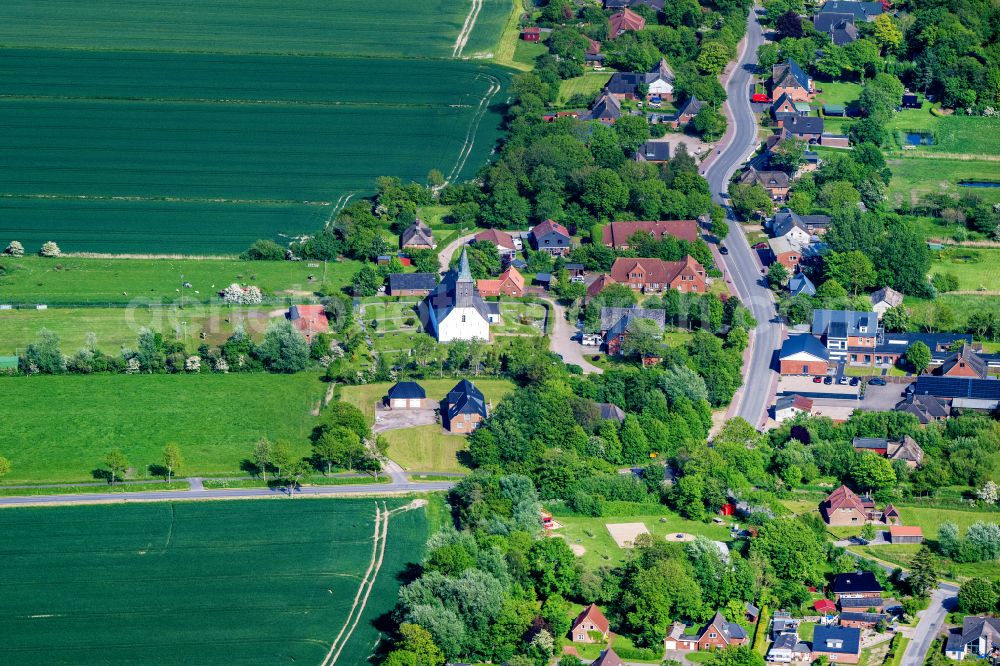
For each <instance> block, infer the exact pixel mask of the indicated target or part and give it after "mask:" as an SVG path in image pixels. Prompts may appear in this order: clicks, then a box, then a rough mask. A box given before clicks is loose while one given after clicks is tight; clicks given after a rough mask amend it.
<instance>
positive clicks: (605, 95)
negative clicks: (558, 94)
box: [580, 89, 622, 122]
mask: <svg viewBox="0 0 1000 666" xmlns="http://www.w3.org/2000/svg"><path fill="white" fill-rule="evenodd" d="M621 117H622V105H621V102H619V101H618V100H617V99H615V97H614V96H613V95H612V94H611V93H610V92H608V90H607V89H604V90H603V91H602V92H601V94H600V95H598V96H597V99H595V100H594V103H593V104H592V105H591V107H590V112H589V113H587V114H586V115H584V116H581V117H580V119H581V120H601V121H604V122H614V121H615V120H618V119H619V118H621Z"/></svg>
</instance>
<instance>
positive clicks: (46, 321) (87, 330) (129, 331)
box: [0, 305, 282, 355]
mask: <svg viewBox="0 0 1000 666" xmlns="http://www.w3.org/2000/svg"><path fill="white" fill-rule="evenodd" d="M281 318H282V317H281V316H280V315H279V316H277V317H273V316H271V313H270V312H269V311H268V309H267V308H261V307H256V308H245V307H230V306H222V305H220V306H211V307H207V308H206V307H187V308H176V307H162V308H161V307H157V308H145V307H137V308H80V309H77V310H71V309H65V308H53V309H49V310H33V309H25V310H3V311H0V355H4V354H16V353H19V352H21V351H23V350H24V348H25V347H26V346H28V345H29V344H30V343H32V342H34V341H35V340H37V339H38V332H39V331H41V330H42V329H47V330H49V331H52V332H53V333H55V334H56V335H58V336H59V341H60V347H61V348H62V350H63V352H64V353H66V354H72V353H73V352H75V351H76V350H77V349H81V348H83V347H84V346H85V345H86V344H87V341H88V338H89V336H90V334H91V333H93V334H94V337H95V338H96V341H97V347H98V348H99V349H101V350H103V351H105V352H106V353H109V354H116V353H117V352H118V350H119V349H121V348H122V347H130V348H133V349H134V348H135V346H136V340H137V339H138V337H139V332H140V331H141V330H142V329H143V328H148V329H150V330H152V331H155V332H157V333H162V334H163V336H164V338H166V339H167V340H170V341H173V340H182V341H184V342H185V344H186V346H187V349H188V350H189V351H191V352H194V351H195V350H197V348H198V346H199V345H201V344H203V343H204V344H208V345H212V346H216V345H220V344H222V343H223V342H225V341H226V340H227V339H228V338H229V336H231V335H232V334H233V331H234V330H235V329H236V328H237V327H238V326H240V327H242V328H243V330H245V331H246V332H248V333H249V334H250V335H251V336H252V337H253V338H254V339H255V340H257V341H260V339H261V338H262V337H263V336H264V331H266V330H267V326H268V325H269V324H270V323H271V322H273V321H276V320H280V319H281ZM202 333H204V337H202V335H201V334H202Z"/></svg>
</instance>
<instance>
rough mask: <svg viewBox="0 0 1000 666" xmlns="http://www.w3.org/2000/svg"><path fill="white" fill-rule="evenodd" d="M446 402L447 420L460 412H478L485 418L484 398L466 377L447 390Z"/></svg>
mask: <svg viewBox="0 0 1000 666" xmlns="http://www.w3.org/2000/svg"><path fill="white" fill-rule="evenodd" d="M447 402H448V420H449V421H451V420H452V419H454V418H455V417H456V416H459V415H460V414H479V415H480V416H482V417H483V418H486V398H485V397H484V396H483V393H482V391H480V390H479V389H478V388H476V385H475V384H473V383H472V382H470V381H469V380H468V379H463V380H462V381H460V382H459V383H457V384H455V388H453V389H452V390H450V391H448V398H447Z"/></svg>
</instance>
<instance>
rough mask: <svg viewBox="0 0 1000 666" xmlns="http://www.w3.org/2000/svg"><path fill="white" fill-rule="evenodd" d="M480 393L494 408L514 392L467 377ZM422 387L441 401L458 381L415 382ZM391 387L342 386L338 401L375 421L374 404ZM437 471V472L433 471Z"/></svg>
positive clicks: (504, 384)
mask: <svg viewBox="0 0 1000 666" xmlns="http://www.w3.org/2000/svg"><path fill="white" fill-rule="evenodd" d="M467 379H469V380H470V381H471V382H472V383H473V384H475V385H476V388H478V389H479V390H480V391H482V392H483V396H485V398H486V401H487V402H491V403H493V405H494V406H496V405H497V403H499V402H500V398H502V397H503V396H504V395H506V394H507V393H510V392H511V391H513V390H514V383H513V382H511V381H509V380H506V379H495V378H487V377H472V376H470V377H467ZM415 381H416V382H417V383H418V384H420V385H421V386H423V387H424V390H425V391H426V392H427V398H428V399H429V400H443V399H444V397H445V396H446V395H447V394H448V391H450V390H451V389H453V388H454V387H455V384H457V383H458V381H459V379H458V378H456V377H449V378H442V379H418V380H415ZM392 386H393V384H392V383H391V382H385V383H381V384H364V385H361V386H344V387H343V388H342V389H341V393H340V399H341V400H342V401H344V402H348V403H350V404H352V405H354V406H355V407H357V408H358V409H360V410H361V411H362V412H364V413H365V414H367V415H368V418H370V419H371V420H372V421H374V420H375V403H376V402H378V401H380V400H381V399H382V398H383V397H385V394H386V392H387V391H388V390H389V389H390V388H391V387H392ZM435 471H437V470H435Z"/></svg>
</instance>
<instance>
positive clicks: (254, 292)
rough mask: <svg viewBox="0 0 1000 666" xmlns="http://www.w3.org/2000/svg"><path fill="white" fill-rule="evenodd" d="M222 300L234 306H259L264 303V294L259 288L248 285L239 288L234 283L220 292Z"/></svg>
mask: <svg viewBox="0 0 1000 666" xmlns="http://www.w3.org/2000/svg"><path fill="white" fill-rule="evenodd" d="M221 296H222V300H223V301H225V302H226V303H234V304H236V305H259V304H261V303H263V302H264V294H263V293H262V292H261V290H260V287H256V286H254V285H248V286H246V287H241V286H240V285H238V284H236V283H235V282H234V283H232V284H231V285H229V286H228V287H226V288H225V289H223V290H222V292H221Z"/></svg>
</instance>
